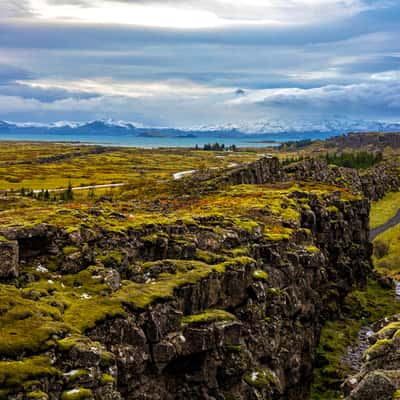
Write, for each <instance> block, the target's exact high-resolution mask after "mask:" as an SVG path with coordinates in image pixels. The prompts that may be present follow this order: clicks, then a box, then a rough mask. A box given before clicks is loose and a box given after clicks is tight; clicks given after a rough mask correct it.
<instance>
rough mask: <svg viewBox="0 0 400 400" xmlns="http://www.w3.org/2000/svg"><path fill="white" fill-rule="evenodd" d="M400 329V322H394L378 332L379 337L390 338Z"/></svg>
mask: <svg viewBox="0 0 400 400" xmlns="http://www.w3.org/2000/svg"><path fill="white" fill-rule="evenodd" d="M398 330H400V322H392V323H390V324H388V325H386V326H385V327H383V328H382V329H381V330H379V331H378V332H377V333H376V336H377V337H380V338H386V339H388V338H389V339H390V338H392V337H393V336H394V334H395V333H396V332H397V331H398Z"/></svg>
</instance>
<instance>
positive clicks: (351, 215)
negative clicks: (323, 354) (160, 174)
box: [0, 170, 371, 400]
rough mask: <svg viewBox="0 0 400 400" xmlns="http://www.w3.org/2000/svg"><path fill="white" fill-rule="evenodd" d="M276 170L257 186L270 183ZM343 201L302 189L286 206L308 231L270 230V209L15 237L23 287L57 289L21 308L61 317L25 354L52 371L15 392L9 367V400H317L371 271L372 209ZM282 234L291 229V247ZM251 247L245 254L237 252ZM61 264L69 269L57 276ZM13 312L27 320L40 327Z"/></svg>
mask: <svg viewBox="0 0 400 400" xmlns="http://www.w3.org/2000/svg"><path fill="white" fill-rule="evenodd" d="M254 171H256V170H254ZM264 172H265V171H264ZM264 172H262V171H261V172H260V171H259V172H257V173H255V175H253V173H251V174H250V175H249V176H252V177H253V178H254V179H256V180H258V179H264V178H263V176H264V175H263V174H264ZM253 178H249V179H253ZM234 179H235V180H236V177H235V178H234ZM240 179H242V178H240ZM243 179H247V178H243ZM279 196H281V194H280V192H279ZM343 196H344V194H343V193H342V192H340V191H335V190H333V191H331V192H328V191H327V192H325V194H323V195H318V194H315V193H308V192H307V191H300V190H297V189H296V190H293V191H289V194H288V196H287V197H284V198H283V197H282V198H280V197H279V202H278V203H279V204H281V203H282V204H284V208H283V209H282V210H283V211H282V212H284V211H285V210H286V209H287V208H288V207H289V208H290V207H293V208H294V209H296V210H298V212H299V218H298V221H297V222H295V221H293V220H291V219H290V218H289V219H288V220H287V221H285V223H284V224H283V225H282V226H280V227H278V226H277V225H272V228H270V229H272V230H271V231H270V232H269V231H267V230H266V229H267V228H266V227H265V225H266V224H267V223H268V221H269V220H270V219H271V218H272V216H271V211H270V212H269V213H267V212H265V213H262V212H259V213H258V212H257V213H255V211H254V208H251V212H252V213H253V214H254V215H256V216H257V217H258V216H259V218H261V219H260V221H262V224H256V225H254V224H253V225H251V227H250V228H246V229H244V228H243V227H240V221H239V222H237V223H238V224H239V225H232V223H231V222H229V221H227V220H226V218H225V217H222V216H219V217H218V216H216V217H213V218H207V217H199V218H198V219H197V220H196V223H193V222H192V223H188V224H185V223H183V222H180V223H178V222H176V223H170V224H163V225H154V226H151V225H150V224H149V225H148V226H145V227H143V228H140V229H139V228H136V229H128V230H127V231H125V232H123V233H120V232H118V231H117V232H115V231H110V230H107V229H106V228H105V227H103V226H101V227H92V228H91V230H89V229H88V228H84V227H81V229H80V230H79V231H78V230H77V231H74V232H75V233H67V232H65V230H64V229H63V228H60V227H55V226H48V229H47V228H46V226H45V225H42V226H40V227H39V228H32V229H30V228H21V229H20V230H18V229H17V228H10V229H9V230H7V229H4V230H3V231H4V232H3V234H4V235H5V236H7V237H9V238H13V239H14V240H15V241H14V242H11V243H13V244H12V246H11V247H10V248H11V249H13V251H14V253H12V254H11V253H10V254H9V253H7V252H5V251H4V249H8V248H9V247H7V246H6V247H4V248H2V249H3V252H2V257H3V258H4V259H5V260H6V262H5V263H3V265H11V266H12V268H11V267H10V268H11V269H13V268H14V269H16V268H17V269H18V262H17V261H18V259H17V256H16V254H17V250H18V247H19V250H20V251H21V248H22V261H23V263H22V264H21V265H20V266H19V267H20V268H22V272H21V274H22V276H21V277H20V279H21V280H20V282H21V285H24V284H25V281H24V279H27V275H28V274H30V275H33V277H32V280H33V281H34V280H35V279H36V281H37V280H38V279H43V281H44V283H43V285H42V287H40V288H39V289H36V290H33V289H31V288H30V287H29V285H28V287H26V288H24V289H23V294H24V296H25V297H23V300H21V302H22V301H36V302H39V303H38V304H40V305H42V304H43V307H45V306H47V305H50V306H52V307H56V309H57V310H58V313H56V312H55V311H54V313H55V314H56V315H55V320H54V321H52V322H51V325H49V328H48V329H49V331H50V332H51V334H50V337H49V338H46V339H47V340H46V342H44V343H42V344H41V345H40V346H38V347H36V348H35V349H34V350H32V349H29V348H26V349H25V348H24V355H25V356H26V357H36V356H37V355H38V354H39V355H40V356H41V357H45V359H46V360H48V361H47V362H48V363H49V364H48V365H47V364H46V367H45V368H44V367H42V366H41V365H42V364H41V363H42V362H44V361H41V359H40V360H37V359H35V358H33V361H31V362H34V365H35V369H33V372H31V373H30V374H27V378H26V379H25V380H23V382H22V383H20V382H19V383H18V384H14V385H11V384H10V383H9V381H8V380H7V379H8V378H7V375H6V374H4V373H3V375H2V371H1V370H0V387H1V389H3V387H4V388H5V389H4V390H5V392H4V393H6V395H5V397H4V398H6V399H10V400H11V399H17V398H18V399H19V398H24V396H25V397H26V396H28V394H29V393H30V392H33V391H36V392H38V391H39V392H43V393H45V394H46V395H47V396H48V398H49V399H50V400H58V399H68V398H79V399H80V398H95V399H99V400H100V399H126V400H145V399H146V400H170V399H171V400H173V399H182V400H183V399H193V400H196V399H198V400H203V399H214V400H215V399H221V400H223V399H232V398H238V399H250V400H252V399H254V400H258V399H270V400H284V399H285V400H299V399H306V398H307V395H308V392H309V385H310V382H311V380H312V371H313V365H314V361H315V360H314V355H315V351H316V347H317V345H318V340H319V335H320V330H321V327H322V325H323V322H324V320H325V319H326V318H329V317H330V312H331V311H330V310H331V308H330V307H329V303H330V302H332V301H333V302H336V303H339V306H340V300H341V298H343V296H344V295H345V294H346V293H348V292H349V291H350V290H351V287H352V285H353V284H355V283H357V284H362V283H363V282H365V281H366V278H367V276H368V274H369V273H370V270H371V265H370V255H371V245H370V244H369V241H368V213H369V203H368V201H367V200H363V199H360V198H356V197H354V196H349V197H348V199H343V198H342V197H343ZM269 205H270V204H269ZM266 206H268V204H266ZM282 218H283V217H282ZM276 221H280V219H277V220H276ZM228 222H229V223H228ZM275 224H276V223H275ZM277 227H278V228H279V229H280V230H282V232H286V231H285V229H287V230H288V229H289V230H290V232H291V234H290V237H289V236H288V234H285V233H280V232H281V231H280V230H276V229H277ZM27 238H29V239H30V240H31V242H30V244H29V243H28V242H27V241H26V239H27ZM41 240H43V246H39V245H38V244H37V243H39V242H40V241H41ZM21 241H22V242H21ZM0 243H1V242H0ZM4 243H10V242H4ZM21 246H22V247H21ZM244 250H245V251H246V254H247V256H246V257H232V255H231V253H232V252H233V253H238V252H243V251H244ZM7 251H8V250H7ZM199 251H200V253H199ZM75 254H76V256H73V257H71V256H72V255H75ZM85 254H86V256H85ZM228 254H229V256H228ZM78 255H79V256H78ZM212 255H213V256H212ZM85 257H86V258H85ZM195 257H200V258H201V259H203V260H204V258H205V259H206V260H207V263H205V262H204V261H199V259H195ZM54 258H56V259H60V260H61V262H60V263H59V264H57V265H55V266H54V265H52V264H51V262H52V260H54ZM7 260H8V261H7ZM221 260H222V261H221ZM6 263H8V264H6ZM89 263H93V265H88V264H89ZM39 264H40V268H39V267H37V266H38V265H39ZM32 265H33V266H35V268H36V269H35V270H34V272H32V270H31V268H32V267H31V266H32ZM27 266H28V267H27ZM46 266H47V267H46ZM26 268H28V269H27V270H28V271H29V272H26ZM207 268H208V269H209V272H208V273H205V270H206V269H207ZM185 274H188V275H190V279H189V278H185V276H186V275H185ZM42 276H43V278H41V277H42ZM184 279H185V280H184ZM60 282H62V283H63V282H65V285H70V286H68V288H70V287H71V288H72V289H68V290H73V291H72V293H71V292H64V290H66V289H65V288H63V286H62V285H61V283H60ZM63 284H64V283H63ZM163 285H165V286H163ZM168 285H174V286H173V290H169V286H168ZM333 288H334V289H335V290H334V291H333V290H331V289H333ZM153 291H154V294H153ZM53 293H59V296H54V295H53ZM137 293H139V294H137ZM328 293H330V295H329V296H328V295H327V294H328ZM332 293H336V294H333V295H332ZM94 296H97V297H94ZM152 296H153V297H152ZM332 296H333V298H332ZM147 297H149V298H150V299H149V300H147ZM46 298H49V300H48V302H45V303H42V302H41V301H42V300H41V299H46ZM33 299H35V300H33ZM74 301H79V302H80V303H79V304H82V307H85V310H87V311H86V312H85V313H84V314H79V315H80V318H78V319H77V317H76V316H75V315H74V313H71V312H70V311H69V310H70V309H71V307H73V302H74ZM23 304H24V303H23ZM99 304H101V305H102V307H105V308H104V310H105V311H104V310H103V309H101V308H99V307H100V306H99ZM29 306H30V307H33V305H31V303H29ZM10 307H12V304H11V305H10ZM115 307H117V308H116V309H115ZM11 310H12V308H11ZM74 310H75V312H76V313H79V312H80V310H79V308H75V309H74ZM7 312H8V311H7ZM13 312H14V314H15V315H16V318H19V321H20V320H22V321H26V318H31V317H32V315H31V314H29V313H28V314H25V313H23V311H22V310H20V309H18V310H15V311H13ZM34 312H35V313H37V316H38V318H39V317H40V318H42V319H43V323H47V321H48V320H49V319H50V318H51V317H50V316H49V315H48V314H46V313H47V312H48V311H47V309H46V308H43V309H42V308H39V309H37V310H36V309H35V311H34ZM98 313H101V315H102V317H101V318H99V317H96V315H97V314H98ZM42 314H43V315H42ZM94 317H96V318H94ZM62 318H64V319H63V321H65V323H67V324H69V326H64V325H63V324H61V322H60V321H58V320H60V319H62ZM92 318H93V321H95V322H94V323H91V324H89V323H87V322H86V320H88V321H91V320H92ZM57 319H58V320H57ZM19 323H20V322H18V324H19ZM35 329H36V328H35ZM37 329H39V328H37ZM36 332H37V330H34V332H33V333H34V335H33V336H34V337H35V338H36V336H35V335H36ZM39 333H40V335H42V331H39ZM19 335H21V333H19ZM18 338H19V336H18ZM40 338H41V336H39V337H38V340H39V339H40ZM22 345H23V344H22ZM22 345H21V346H22ZM6 351H8V348H6ZM12 357H13V354H11V353H10V354H4V356H3V357H2V359H3V361H1V362H3V363H9V362H14V361H13V360H14V359H13V358H12ZM1 362H0V366H1V365H2V364H1ZM15 362H17V363H18V362H21V361H15ZM4 365H5V364H4ZM7 365H8V364H7ZM17 365H19V368H21V364H17ZM39 367H40V368H39ZM38 368H39V369H38ZM53 369H54V370H53ZM37 371H39V372H37ZM19 376H20V375H19ZM1 379H3V381H2V380H1ZM28 380H29V381H28ZM32 380H35V383H34V384H33V383H29V384H28V383H26V381H28V382H31V381H32ZM2 385H3V387H2ZM1 393H2V392H0V394H1ZM68 396H78V397H68ZM79 396H80V397H79ZM0 397H1V396H0Z"/></svg>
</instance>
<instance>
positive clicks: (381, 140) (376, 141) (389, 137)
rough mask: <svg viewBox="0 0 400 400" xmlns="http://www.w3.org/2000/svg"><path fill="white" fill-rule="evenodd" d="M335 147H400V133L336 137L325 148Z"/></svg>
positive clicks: (354, 134) (327, 142) (326, 142)
mask: <svg viewBox="0 0 400 400" xmlns="http://www.w3.org/2000/svg"><path fill="white" fill-rule="evenodd" d="M332 145H334V146H335V147H338V148H339V149H345V148H353V149H359V148H360V147H366V146H370V147H372V148H380V149H383V148H385V147H391V148H399V147H400V132H393V133H349V134H347V135H341V136H336V137H333V138H330V139H328V140H326V141H325V146H326V147H330V146H332Z"/></svg>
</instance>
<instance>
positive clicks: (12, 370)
mask: <svg viewBox="0 0 400 400" xmlns="http://www.w3.org/2000/svg"><path fill="white" fill-rule="evenodd" d="M46 376H57V377H58V376H60V371H58V370H57V369H56V368H54V367H53V366H52V365H51V363H50V359H49V358H48V357H45V356H35V357H31V358H24V359H23V360H22V361H0V387H1V388H10V389H13V390H17V389H20V388H21V387H22V385H23V383H24V382H25V381H28V380H32V379H40V378H43V377H46Z"/></svg>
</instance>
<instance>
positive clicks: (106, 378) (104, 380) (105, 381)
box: [100, 374, 115, 385]
mask: <svg viewBox="0 0 400 400" xmlns="http://www.w3.org/2000/svg"><path fill="white" fill-rule="evenodd" d="M114 382H115V379H114V378H113V377H112V376H111V375H109V374H102V375H101V378H100V383H101V384H102V385H109V384H112V383H114Z"/></svg>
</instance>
